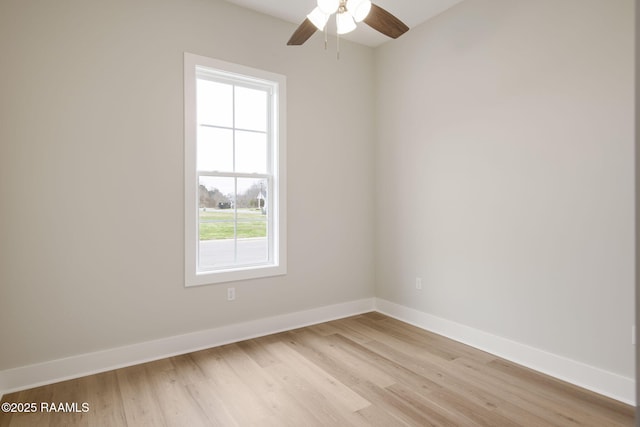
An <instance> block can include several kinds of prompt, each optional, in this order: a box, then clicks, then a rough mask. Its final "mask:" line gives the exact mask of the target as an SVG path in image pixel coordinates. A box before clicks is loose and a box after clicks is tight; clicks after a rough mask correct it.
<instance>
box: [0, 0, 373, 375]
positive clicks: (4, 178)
mask: <svg viewBox="0 0 640 427" xmlns="http://www.w3.org/2000/svg"><path fill="white" fill-rule="evenodd" d="M294 29H295V25H293V24H288V23H284V22H282V21H279V20H276V19H271V18H268V17H266V16H264V15H260V14H257V13H252V12H249V11H247V10H245V9H242V8H239V7H236V6H233V5H231V4H229V3H226V2H223V1H217V0H206V1H205V0H166V1H155V0H140V1H135V2H131V1H126V0H113V1H112V0H110V1H97V0H88V1H87V0H63V1H55V2H51V1H46V0H42V1H37V0H30V1H28V2H25V1H21V0H3V1H2V2H0V52H2V55H0V70H2V71H1V72H0V200H1V201H0V284H1V286H0V342H2V343H3V345H2V346H0V347H1V350H0V370H2V369H8V368H12V367H17V366H24V365H28V364H32V363H36V362H41V361H48V360H53V359H57V358H61V357H65V356H69V355H77V354H82V353H86V352H91V351H96V350H100V349H107V348H112V347H117V346H122V345H126V344H131V343H138V342H143V341H146V340H152V339H156V338H162V337H169V336H173V335H178V334H183V333H188V332H192V331H198V330H204V329H209V328H214V327H217V326H222V325H228V324H233V323H235V322H240V321H247V320H252V319H258V318H261V317H265V316H271V315H277V314H282V313H288V312H293V311H298V310H304V309H307V308H311V307H318V306H323V305H329V304H334V303H340V302H345V301H351V300H356V299H360V298H370V297H372V296H373V270H374V268H373V237H372V230H373V228H374V227H373V217H372V215H371V211H372V207H373V198H372V196H373V192H372V183H373V179H374V178H373V150H371V145H372V143H373V142H372V141H373V139H374V133H373V129H372V126H371V117H372V116H373V113H374V110H373V102H374V97H373V85H374V81H373V51H372V50H371V49H370V48H367V47H363V46H359V45H355V44H351V43H348V42H344V43H342V44H341V50H342V57H341V59H340V61H336V59H335V49H333V46H332V48H330V49H329V50H328V51H327V52H325V51H324V48H323V41H322V37H321V36H317V37H315V38H314V39H312V40H310V42H309V43H308V44H307V45H305V46H303V47H301V48H293V47H287V46H286V45H285V44H286V41H287V40H288V38H289V36H290V35H291V33H292V32H293V31H294ZM185 51H187V52H191V53H195V54H199V55H205V56H210V57H215V58H219V59H222V60H226V61H231V62H236V63H240V64H244V65H248V66H251V67H257V68H262V69H265V70H268V71H272V72H276V73H280V74H284V75H286V76H287V77H288V86H287V89H288V129H287V131H288V175H289V181H288V202H289V203H288V208H289V209H288V220H289V222H288V235H289V239H288V249H289V263H288V264H289V274H288V275H287V276H284V277H276V278H271V279H268V280H255V281H249V282H244V283H237V284H236V285H235V286H236V287H237V300H236V301H235V302H233V303H228V302H227V301H226V287H225V286H204V287H198V288H190V289H185V288H184V283H183V277H184V266H183V259H184V255H183V251H184V243H183V242H184V238H183V233H184V231H183V230H184V214H183V211H184V208H183V200H184V194H183V193H184V184H183V176H184V173H183V90H182V87H183V81H182V74H183V52H185Z"/></svg>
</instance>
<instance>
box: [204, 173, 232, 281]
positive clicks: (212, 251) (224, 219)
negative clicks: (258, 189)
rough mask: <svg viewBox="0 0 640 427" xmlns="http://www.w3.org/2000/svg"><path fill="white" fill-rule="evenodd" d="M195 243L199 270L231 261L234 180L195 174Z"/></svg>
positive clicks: (230, 262)
mask: <svg viewBox="0 0 640 427" xmlns="http://www.w3.org/2000/svg"><path fill="white" fill-rule="evenodd" d="M198 189H199V191H198V193H199V203H198V207H199V209H198V235H199V236H198V243H199V248H198V249H199V250H198V254H199V258H198V265H199V269H200V270H211V269H213V268H215V267H220V266H224V265H230V264H234V263H235V256H236V254H235V235H236V230H235V229H236V225H235V222H236V221H235V211H234V209H233V205H234V199H235V197H234V189H235V179H234V178H226V177H210V176H201V177H199V186H198Z"/></svg>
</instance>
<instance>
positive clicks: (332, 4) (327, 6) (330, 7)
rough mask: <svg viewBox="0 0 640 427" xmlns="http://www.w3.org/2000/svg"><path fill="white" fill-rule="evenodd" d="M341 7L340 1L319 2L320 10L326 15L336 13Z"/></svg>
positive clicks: (321, 0)
mask: <svg viewBox="0 0 640 427" xmlns="http://www.w3.org/2000/svg"><path fill="white" fill-rule="evenodd" d="M338 7H340V0H318V9H320V11H321V12H322V13H324V14H326V15H331V14H332V13H336V11H337V10H338Z"/></svg>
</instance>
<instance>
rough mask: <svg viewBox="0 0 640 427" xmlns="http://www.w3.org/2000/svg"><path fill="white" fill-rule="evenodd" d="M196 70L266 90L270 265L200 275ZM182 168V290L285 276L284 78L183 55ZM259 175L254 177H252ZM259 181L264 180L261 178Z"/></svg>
mask: <svg viewBox="0 0 640 427" xmlns="http://www.w3.org/2000/svg"><path fill="white" fill-rule="evenodd" d="M197 68H198V69H200V70H201V69H202V68H206V69H207V72H211V73H214V74H218V75H219V76H221V77H224V78H225V79H230V80H231V81H232V82H238V83H240V84H242V83H244V84H258V85H267V86H270V87H271V88H272V94H271V100H272V102H271V122H270V127H271V132H270V136H271V138H270V141H269V144H270V145H269V150H268V151H269V153H270V156H269V159H268V163H269V165H268V175H269V176H270V180H271V183H272V185H270V187H272V188H270V190H271V191H272V195H271V197H272V199H271V203H272V206H270V208H272V211H271V220H270V221H269V224H268V229H269V232H268V240H269V261H268V262H267V263H261V264H257V265H250V266H230V267H227V268H221V269H216V270H209V271H204V270H203V271H199V270H198V257H199V255H198V250H199V232H198V230H199V228H198V226H199V224H198V221H199V214H198V207H199V206H198V201H199V198H198V184H199V182H198V171H197V111H196V74H197V71H196V70H197ZM184 133H185V136H184V138H185V144H184V156H185V158H184V165H185V286H187V287H189V286H200V285H207V284H214V283H224V282H231V281H237V280H249V279H257V278H262V277H271V276H278V275H283V274H286V272H287V264H286V261H287V245H286V243H287V227H286V224H287V222H286V206H287V203H286V77H285V76H283V75H280V74H276V73H271V72H268V71H263V70H259V69H256V68H251V67H246V66H243V65H238V64H233V63H230V62H225V61H221V60H218V59H213V58H208V57H205V56H199V55H194V54H191V53H187V52H185V54H184ZM256 176H257V175H256ZM259 177H262V176H259Z"/></svg>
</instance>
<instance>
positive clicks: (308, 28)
mask: <svg viewBox="0 0 640 427" xmlns="http://www.w3.org/2000/svg"><path fill="white" fill-rule="evenodd" d="M316 30H317V28H316V26H315V25H313V23H312V22H311V21H309V18H306V19H305V20H304V21H302V24H300V26H299V27H298V28H297V29H296V30H295V31H294V32H293V34H292V35H291V38H290V39H289V41H288V42H287V46H299V45H301V44H303V43H304V42H306V41H307V40H309V37H311V36H312V35H313V33H315V32H316Z"/></svg>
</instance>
